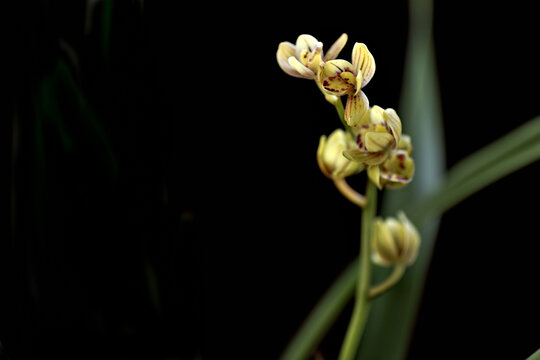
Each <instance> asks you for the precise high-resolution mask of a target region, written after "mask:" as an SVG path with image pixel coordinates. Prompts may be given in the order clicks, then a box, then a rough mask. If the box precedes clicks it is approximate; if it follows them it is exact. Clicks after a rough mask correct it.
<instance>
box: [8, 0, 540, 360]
mask: <svg viewBox="0 0 540 360" xmlns="http://www.w3.org/2000/svg"><path fill="white" fill-rule="evenodd" d="M141 4H142V2H139V1H114V2H107V1H102V2H100V3H98V4H97V5H96V7H95V8H94V12H93V16H92V17H91V18H90V19H91V20H92V21H91V24H92V26H91V28H90V29H88V30H85V19H86V9H85V4H84V2H75V1H35V2H33V3H31V4H25V5H23V4H21V3H18V5H13V4H11V6H13V9H12V10H13V11H6V14H12V15H13V16H12V17H11V16H9V17H11V19H12V20H15V21H13V25H10V26H8V28H9V29H8V30H9V31H7V32H6V34H7V38H8V40H7V45H6V49H7V51H6V53H5V55H4V56H5V58H6V59H7V60H8V65H7V66H6V67H4V68H3V71H4V77H3V78H4V79H5V81H4V87H5V89H7V91H8V95H7V97H6V99H7V104H6V106H5V107H4V115H5V116H4V119H5V121H4V123H5V125H6V131H5V132H4V134H5V141H4V143H5V144H7V145H6V146H7V147H9V149H8V151H7V153H9V154H10V155H9V158H8V159H7V162H6V168H7V170H8V171H7V172H6V173H8V174H9V177H8V181H7V184H8V185H7V187H6V188H5V190H6V191H5V195H6V199H7V201H6V202H5V203H6V207H8V211H9V213H10V214H11V216H10V217H9V218H8V219H6V226H5V228H6V237H5V239H6V240H4V241H3V242H2V249H1V251H0V258H1V264H2V306H1V308H0V310H1V311H0V341H1V342H2V344H3V345H4V348H5V349H6V353H7V354H8V355H9V357H10V358H11V359H29V358H36V359H37V358H52V357H56V358H59V357H68V358H113V357H114V358H126V359H129V358H147V359H194V358H203V359H214V358H246V359H274V358H277V356H278V355H279V353H280V352H281V351H282V350H283V348H284V346H285V345H286V344H287V342H288V340H289V339H291V337H292V336H293V334H294V331H295V330H296V329H297V328H298V326H299V325H300V323H301V321H302V320H303V319H304V318H305V317H306V315H307V313H308V312H309V310H310V309H311V308H312V306H313V305H314V304H315V302H316V301H317V300H318V299H319V298H320V296H321V295H322V294H323V292H324V291H325V290H326V289H327V288H328V286H329V285H330V284H331V282H332V281H333V280H334V279H335V277H336V276H337V275H338V274H339V273H340V272H341V271H342V270H343V269H344V268H345V266H346V265H347V264H348V263H349V261H351V260H352V259H354V257H355V256H356V254H357V246H358V244H357V242H358V241H357V239H358V234H359V214H360V213H359V211H358V210H357V209H356V208H355V207H354V206H353V205H351V204H349V203H347V202H346V201H345V200H344V199H342V198H341V197H340V196H338V194H337V192H336V190H335V189H334V188H333V186H332V185H331V183H330V182H329V181H328V180H327V179H326V178H324V176H322V174H320V171H319V169H318V167H317V164H316V162H315V151H316V148H317V144H318V140H319V137H320V135H322V134H329V133H330V132H331V131H332V130H333V129H334V128H335V127H337V126H339V122H338V120H337V116H336V115H335V111H334V109H333V108H332V107H331V106H330V105H328V104H326V103H325V102H324V100H323V99H322V97H321V96H320V94H319V91H318V89H317V88H316V87H315V86H314V84H313V83H312V82H310V81H305V80H300V79H295V78H292V77H289V76H287V75H286V74H284V73H283V72H282V71H281V70H280V69H279V67H278V66H277V63H276V61H275V51H276V50H277V46H278V44H279V42H281V41H291V42H294V41H295V39H296V37H297V36H298V35H299V34H301V33H309V34H312V35H314V36H316V37H317V38H318V39H319V40H321V41H323V43H324V44H325V45H326V47H328V46H329V45H330V44H331V43H332V42H333V41H334V40H335V39H337V37H338V36H339V35H340V34H341V33H342V32H347V33H348V34H349V43H348V44H347V46H346V47H345V49H344V50H343V53H342V57H344V58H348V57H349V56H350V55H349V54H350V52H351V50H352V44H354V42H355V41H358V42H364V43H366V44H367V45H368V46H369V48H370V50H371V52H372V53H373V54H374V56H375V59H376V62H377V73H376V76H375V77H374V78H373V80H372V81H371V82H370V84H369V85H368V86H367V87H366V89H365V91H366V94H367V95H368V96H369V98H370V101H371V103H372V104H377V105H380V106H382V107H385V108H386V107H393V108H397V110H398V113H399V108H398V104H399V98H400V89H401V79H402V75H403V67H404V54H405V49H406V45H407V30H408V13H407V3H406V2H402V1H397V2H376V3H375V2H361V3H360V2H359V3H358V4H356V5H355V6H354V7H347V6H339V5H337V4H332V5H328V6H327V8H326V7H324V8H322V9H321V8H319V7H318V6H315V5H309V4H302V5H300V4H296V5H295V4H292V3H291V4H268V3H267V4H265V5H257V6H255V5H242V6H240V5H231V4H217V5H215V4H190V5H186V4H183V5H177V6H172V5H170V4H168V5H165V4H156V3H150V2H144V6H141ZM10 10H11V9H10ZM109 15H110V28H109V30H108V27H107V26H108V25H107V24H109V22H108V21H107V20H106V19H107V17H108V16H109ZM9 24H11V22H9ZM107 34H110V35H109V36H107ZM434 36H435V43H436V55H437V61H438V64H437V66H438V70H439V81H440V86H441V98H442V110H443V119H444V127H445V132H446V133H445V137H446V149H447V159H446V160H447V167H448V168H449V167H451V166H452V165H453V164H455V163H456V162H457V161H458V160H460V159H462V158H463V157H465V156H466V155H468V154H470V153H472V152H474V151H475V150H477V149H479V148H481V147H482V146H484V145H486V144H488V143H489V142H491V141H493V140H495V139H497V138H498V137H500V136H502V135H504V134H505V133H507V132H508V131H510V130H512V129H513V128H515V127H517V126H518V125H520V124H521V123H524V122H525V121H527V120H529V119H530V118H532V117H534V116H536V115H537V114H538V113H539V108H538V99H539V92H540V91H539V89H538V85H537V84H538V83H539V80H540V71H539V70H538V65H537V64H538V60H539V58H538V54H537V53H535V50H534V49H535V46H536V44H537V42H538V40H537V38H538V30H537V29H536V27H535V22H534V11H532V8H528V7H519V6H518V5H517V4H513V5H512V7H509V6H508V5H506V6H504V7H503V6H500V7H496V6H494V5H491V6H490V7H485V8H470V7H469V5H468V3H467V2H465V1H458V2H452V3H451V4H450V3H447V2H437V4H436V6H435V16H434ZM66 45H67V46H66ZM66 48H67V49H71V50H66ZM70 53H71V54H76V58H77V61H73V57H72V55H69V54H70ZM537 175H538V166H537V164H535V165H532V166H529V167H527V168H524V169H522V170H519V171H518V172H516V173H515V174H512V175H511V176H509V177H507V178H505V179H503V180H501V181H499V182H497V183H496V184H494V185H492V186H490V187H488V188H486V189H484V190H482V191H481V192H479V193H478V194H475V195H474V196H472V197H471V198H469V199H467V200H466V201H465V202H463V203H461V204H459V205H458V206H456V207H455V208H453V209H451V210H450V211H448V212H447V213H446V214H445V215H444V217H443V219H442V222H441V227H440V232H439V237H438V241H437V246H436V248H435V253H434V257H433V262H432V266H431V270H430V272H429V276H428V279H427V286H426V290H425V293H424V298H423V299H424V300H423V303H422V306H421V310H420V313H419V318H418V323H417V326H416V331H415V333H414V337H413V341H412V345H411V349H410V356H409V357H410V359H433V358H437V359H441V358H444V359H446V358H448V359H454V358H492V357H493V358H495V357H496V358H507V359H524V358H526V357H527V356H528V355H530V354H531V353H532V352H534V351H535V350H536V349H537V348H538V347H540V340H539V339H540V333H539V330H538V326H536V328H535V327H534V325H535V324H538V322H539V320H540V311H539V310H538V300H537V295H536V293H535V292H536V289H537V287H538V286H537V284H538V280H537V279H538V249H539V245H538V240H539V239H538V234H537V231H536V229H537V226H536V223H535V221H536V217H537V216H536V214H537V211H536V209H535V207H534V205H535V204H536V202H537V201H536V199H538V195H539V193H538V189H537V186H536V185H535V183H536V177H537ZM355 181H357V182H356V183H355ZM352 183H353V184H354V185H359V186H362V180H353V181H352ZM8 204H9V205H8ZM349 311H350V306H349V307H348V308H347V309H346V311H345V312H344V315H343V316H342V317H341V318H339V319H338V322H337V323H336V325H335V326H334V327H333V329H332V331H331V333H330V334H329V335H328V336H327V338H326V339H325V340H324V342H323V343H322V344H321V352H322V354H323V355H324V356H325V358H327V359H332V358H335V356H336V354H337V351H338V350H339V346H340V343H341V340H342V337H343V333H344V331H345V328H346V325H347V320H348V316H349ZM531 326H532V327H531ZM441 350H444V351H443V353H442V354H441ZM435 351H437V352H435ZM435 354H436V355H435Z"/></svg>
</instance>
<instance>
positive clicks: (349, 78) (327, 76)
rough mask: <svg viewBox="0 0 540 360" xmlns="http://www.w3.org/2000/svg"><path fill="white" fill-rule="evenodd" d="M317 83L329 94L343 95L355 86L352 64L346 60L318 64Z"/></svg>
mask: <svg viewBox="0 0 540 360" xmlns="http://www.w3.org/2000/svg"><path fill="white" fill-rule="evenodd" d="M319 82H320V83H321V85H322V87H323V88H324V89H325V90H326V91H328V92H329V93H331V94H334V95H338V96H340V95H345V94H346V93H348V92H349V91H350V90H351V89H353V88H354V86H355V79H354V74H353V73H352V64H351V63H350V62H348V61H346V60H330V61H328V62H325V63H321V64H320V71H319Z"/></svg>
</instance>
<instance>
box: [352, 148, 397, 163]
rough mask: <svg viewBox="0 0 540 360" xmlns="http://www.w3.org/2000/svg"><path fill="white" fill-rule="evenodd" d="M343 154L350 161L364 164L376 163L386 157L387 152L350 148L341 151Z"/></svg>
mask: <svg viewBox="0 0 540 360" xmlns="http://www.w3.org/2000/svg"><path fill="white" fill-rule="evenodd" d="M343 156H345V157H346V158H347V159H349V160H351V161H356V162H359V163H361V164H364V165H378V164H380V163H382V162H383V161H384V160H385V159H386V157H387V156H388V154H387V153H386V152H384V151H383V152H378V153H372V152H368V151H362V150H360V149H351V150H345V151H343Z"/></svg>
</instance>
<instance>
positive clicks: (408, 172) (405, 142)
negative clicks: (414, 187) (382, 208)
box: [367, 135, 414, 189]
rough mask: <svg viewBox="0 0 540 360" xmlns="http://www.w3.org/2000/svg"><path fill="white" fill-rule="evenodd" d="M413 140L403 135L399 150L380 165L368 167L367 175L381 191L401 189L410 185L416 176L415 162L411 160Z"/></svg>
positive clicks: (391, 152)
mask: <svg viewBox="0 0 540 360" xmlns="http://www.w3.org/2000/svg"><path fill="white" fill-rule="evenodd" d="M411 153H412V145H411V138H410V137H409V136H408V135H403V136H402V137H401V139H400V140H399V144H398V146H397V150H392V151H390V153H389V154H388V157H387V158H386V159H385V160H384V162H383V163H382V164H380V165H372V166H369V167H368V170H367V174H368V176H369V178H370V179H371V181H373V182H374V183H375V185H377V187H378V188H379V189H382V188H383V187H387V188H388V189H399V188H402V187H403V186H405V185H407V184H408V183H410V182H411V181H412V179H413V176H414V161H413V159H412V158H411V156H410V155H411Z"/></svg>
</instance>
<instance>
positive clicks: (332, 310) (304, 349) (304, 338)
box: [280, 259, 360, 360]
mask: <svg viewBox="0 0 540 360" xmlns="http://www.w3.org/2000/svg"><path fill="white" fill-rule="evenodd" d="M359 266H360V264H359V260H358V259H357V260H356V261H354V262H352V263H351V264H350V265H349V266H348V267H347V268H346V269H345V271H343V273H342V274H341V275H340V276H339V278H338V279H337V280H336V281H335V282H334V283H333V284H332V286H331V287H330V288H329V289H328V290H327V291H326V293H325V294H324V296H323V297H322V298H321V300H320V301H319V302H318V303H317V305H316V306H315V308H314V309H313V311H312V312H311V313H310V314H309V316H308V317H307V318H306V320H305V321H304V323H303V324H302V326H301V327H300V329H298V331H297V332H296V334H295V336H294V338H293V340H292V341H291V342H290V343H289V344H288V346H287V348H286V349H285V351H284V352H283V354H282V355H281V358H280V359H282V360H298V359H307V358H308V357H309V356H310V354H311V353H312V352H313V351H314V350H315V348H316V347H317V344H319V343H320V342H321V340H322V339H323V337H324V336H325V335H326V333H327V332H328V330H329V329H330V327H331V326H332V325H333V324H334V322H335V320H336V318H337V317H338V316H339V314H340V313H341V311H342V310H343V308H344V307H345V305H346V304H347V302H348V301H349V300H350V298H351V297H352V295H353V293H354V289H355V286H354V285H355V283H356V277H357V275H358V267H359Z"/></svg>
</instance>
